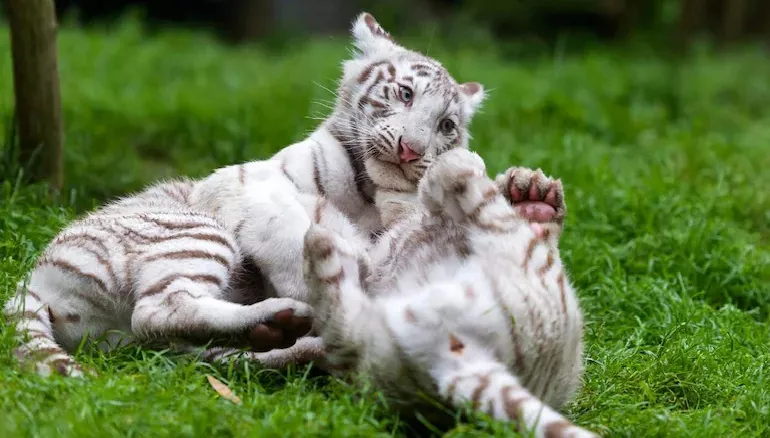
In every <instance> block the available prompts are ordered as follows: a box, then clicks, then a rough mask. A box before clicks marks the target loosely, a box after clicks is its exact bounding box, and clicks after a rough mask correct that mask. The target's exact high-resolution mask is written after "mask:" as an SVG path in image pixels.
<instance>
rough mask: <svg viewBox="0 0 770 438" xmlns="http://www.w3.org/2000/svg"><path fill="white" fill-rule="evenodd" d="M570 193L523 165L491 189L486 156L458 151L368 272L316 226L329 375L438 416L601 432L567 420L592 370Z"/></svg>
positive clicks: (312, 239)
mask: <svg viewBox="0 0 770 438" xmlns="http://www.w3.org/2000/svg"><path fill="white" fill-rule="evenodd" d="M562 190H563V189H562V185H561V182H560V181H554V180H552V179H550V178H547V177H546V176H545V175H544V174H542V172H540V171H537V172H535V171H532V170H529V169H524V168H518V169H517V168H512V169H509V171H508V172H506V173H505V174H503V175H500V176H499V177H498V178H497V181H496V182H493V181H492V180H490V179H489V178H488V177H487V176H486V173H485V166H484V163H483V161H482V160H481V158H480V157H479V156H478V155H476V154H474V153H471V152H469V151H467V150H463V149H455V150H452V151H449V152H446V153H445V154H443V155H441V156H440V157H438V158H437V161H436V163H435V164H434V165H433V166H432V167H431V168H430V169H428V171H427V174H426V175H425V178H424V179H423V181H422V182H421V183H420V186H419V200H420V205H418V206H416V208H415V209H414V210H413V211H411V212H406V213H405V214H402V215H401V216H400V217H399V218H397V219H396V220H395V221H394V223H393V224H392V226H391V228H390V229H389V230H388V232H387V233H385V234H384V235H383V236H382V238H381V239H380V240H379V241H378V243H377V245H376V247H375V248H373V249H372V251H371V253H370V254H371V256H372V258H371V267H370V269H371V272H370V274H369V275H368V276H362V275H361V273H360V272H359V264H358V262H357V258H356V256H355V252H354V244H351V243H350V242H348V241H346V240H345V238H344V237H341V236H339V235H337V234H335V233H334V232H332V231H328V230H326V229H325V228H324V227H323V226H322V225H313V226H312V227H311V228H310V229H309V230H308V232H307V234H306V237H305V240H306V250H305V268H304V272H305V275H306V278H307V281H308V284H309V285H310V303H311V304H312V305H313V307H314V309H315V315H316V323H317V324H318V325H319V327H320V330H321V333H322V336H323V339H324V343H325V345H326V356H325V359H324V360H325V363H326V364H325V367H327V368H328V369H330V370H338V371H343V372H344V375H351V374H354V375H355V374H358V375H359V376H361V375H363V376H365V377H366V378H369V379H371V382H372V383H373V384H374V385H375V387H377V388H379V389H381V390H383V391H384V392H385V393H386V394H387V395H389V396H391V397H392V398H394V399H395V400H396V401H397V406H400V407H402V408H409V410H414V409H415V408H417V407H421V408H428V412H430V409H429V408H430V405H429V404H423V405H420V402H421V398H422V397H424V396H426V395H427V396H428V397H429V398H432V399H434V400H436V401H439V402H442V403H443V404H444V406H447V405H448V407H456V408H459V407H463V406H466V405H467V404H470V405H471V406H472V408H474V409H477V410H480V411H484V412H486V413H488V414H489V415H491V416H492V417H494V418H496V419H500V420H506V421H509V420H510V421H514V422H516V423H518V425H519V426H520V429H522V431H524V430H526V431H530V432H534V436H536V437H594V436H596V435H594V434H593V433H590V432H588V431H586V430H584V429H582V428H580V427H578V426H575V425H574V424H572V423H571V422H569V421H568V420H567V419H566V418H564V417H563V416H562V415H561V414H559V413H558V412H557V411H556V410H555V409H558V408H559V407H561V406H562V405H563V404H564V403H565V402H566V401H567V400H568V399H569V398H570V397H571V395H572V394H573V393H574V392H575V390H576V389H577V387H578V384H579V379H580V375H581V372H582V330H583V321H582V313H581V310H580V307H579V303H578V300H577V297H576V295H575V292H574V291H573V289H572V287H571V286H570V283H569V281H568V279H567V275H566V273H565V270H564V267H563V266H562V263H561V260H560V257H559V251H558V247H557V244H558V239H559V235H560V233H561V224H562V220H563V217H564V212H565V204H564V199H563V192H562ZM511 201H513V206H511ZM541 207H544V208H541ZM549 210H550V214H545V215H543V214H541V213H543V212H545V213H548V212H549ZM542 220H545V222H540V221H542ZM362 277H365V279H364V280H363V282H362ZM351 371H352V372H353V373H351ZM423 401H424V400H423Z"/></svg>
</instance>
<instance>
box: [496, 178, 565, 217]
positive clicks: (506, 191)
mask: <svg viewBox="0 0 770 438" xmlns="http://www.w3.org/2000/svg"><path fill="white" fill-rule="evenodd" d="M496 182H497V184H498V187H499V188H500V191H501V192H502V193H503V195H504V196H505V197H506V199H508V201H509V202H511V204H513V206H514V208H515V210H516V213H517V214H518V215H519V216H521V217H523V218H525V219H527V220H529V221H531V222H534V223H548V222H551V223H556V224H559V225H561V224H562V223H563V222H564V216H565V215H566V213H567V206H566V204H565V203H564V187H563V186H562V182H561V180H559V179H553V178H550V177H548V176H546V175H545V174H544V173H543V171H542V170H540V169H537V170H532V169H528V168H526V167H511V168H510V169H508V170H507V171H505V173H504V174H502V175H500V176H498V177H497V179H496Z"/></svg>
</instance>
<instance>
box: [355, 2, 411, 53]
mask: <svg viewBox="0 0 770 438" xmlns="http://www.w3.org/2000/svg"><path fill="white" fill-rule="evenodd" d="M350 33H351V34H352V36H353V44H355V46H356V48H357V49H358V50H359V51H360V52H361V54H362V55H363V56H370V55H373V54H375V53H378V52H383V53H387V52H392V51H395V50H399V49H401V47H400V46H399V45H398V44H396V41H395V40H394V39H393V37H392V36H390V34H389V33H388V32H387V31H385V29H383V28H382V26H380V24H379V23H377V20H375V19H374V17H373V16H372V14H370V13H368V12H362V13H361V14H359V15H358V17H357V18H356V20H355V21H354V22H353V27H352V29H351V32H350Z"/></svg>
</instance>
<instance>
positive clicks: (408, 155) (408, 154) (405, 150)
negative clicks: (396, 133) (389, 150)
mask: <svg viewBox="0 0 770 438" xmlns="http://www.w3.org/2000/svg"><path fill="white" fill-rule="evenodd" d="M420 157H421V155H420V154H418V153H417V152H415V151H414V149H412V147H411V145H410V144H409V143H407V142H405V141H404V140H400V141H399V142H398V158H399V159H401V162H402V163H410V162H412V161H415V160H419V159H420Z"/></svg>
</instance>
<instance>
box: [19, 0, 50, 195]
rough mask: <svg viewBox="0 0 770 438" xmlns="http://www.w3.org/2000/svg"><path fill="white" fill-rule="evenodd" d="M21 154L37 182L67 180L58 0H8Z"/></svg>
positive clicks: (31, 177)
mask: <svg viewBox="0 0 770 438" xmlns="http://www.w3.org/2000/svg"><path fill="white" fill-rule="evenodd" d="M6 10H7V13H8V21H9V24H10V32H11V55H12V58H13V84H14V93H15V97H16V122H17V125H18V133H19V160H20V165H21V166H22V168H25V169H27V171H28V176H29V180H30V181H32V182H39V181H47V182H48V183H49V186H50V188H51V189H52V190H54V191H56V192H58V191H59V190H61V187H62V183H63V165H62V139H63V133H62V117H61V102H60V96H59V71H58V65H57V48H56V27H57V23H56V10H55V7H54V2H53V0H6Z"/></svg>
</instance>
